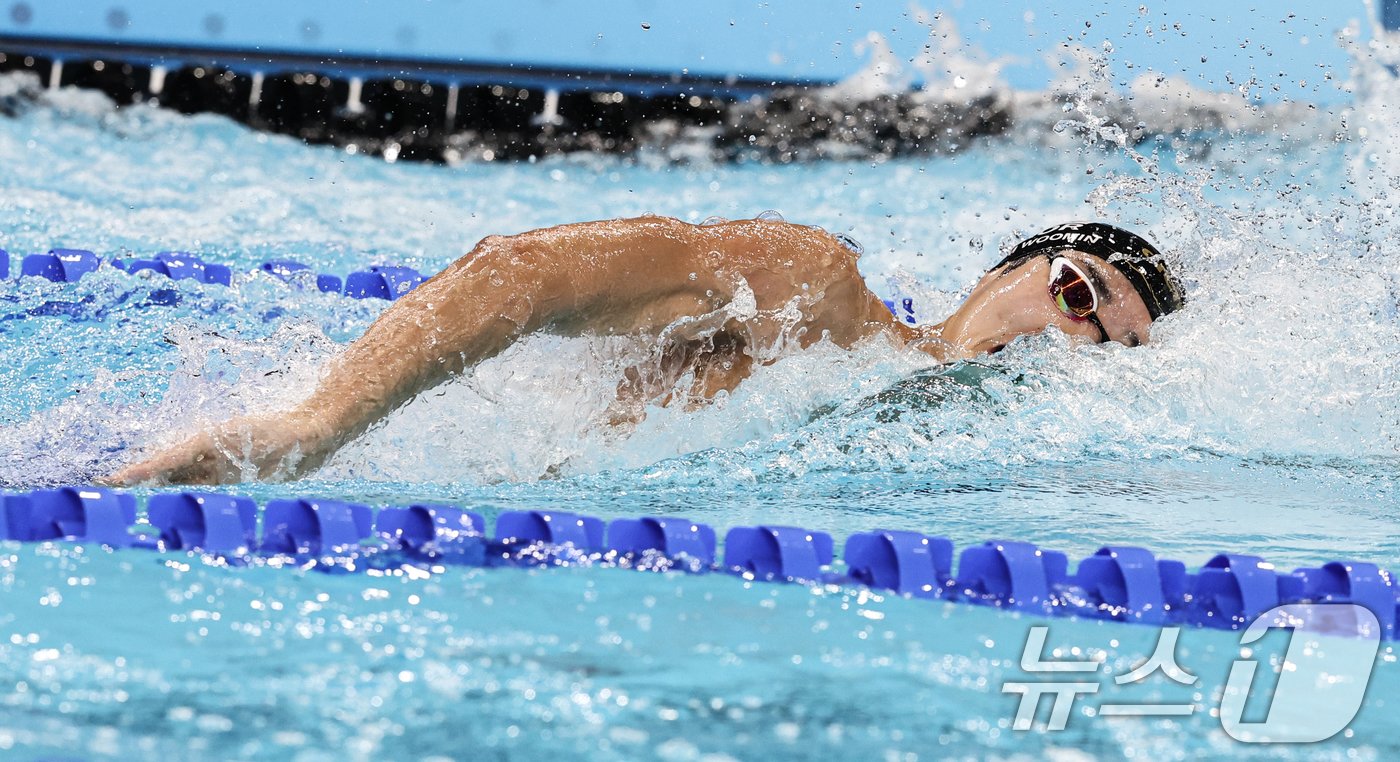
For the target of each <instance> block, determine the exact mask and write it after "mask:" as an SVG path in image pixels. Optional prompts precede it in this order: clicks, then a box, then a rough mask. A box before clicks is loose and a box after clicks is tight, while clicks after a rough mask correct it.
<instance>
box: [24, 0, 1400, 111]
mask: <svg viewBox="0 0 1400 762" xmlns="http://www.w3.org/2000/svg"><path fill="white" fill-rule="evenodd" d="M913 7H914V6H911V5H909V4H906V3H903V2H890V3H885V2H864V3H856V2H848V1H844V0H843V1H842V2H836V1H834V0H771V1H770V2H762V3H760V2H754V1H753V0H742V1H741V0H714V1H713V2H706V3H686V4H679V3H665V2H659V1H658V0H625V1H620V2H615V3H569V2H560V0H515V1H514V2H511V3H500V4H492V5H487V4H482V3H469V2H465V0H456V1H452V0H360V1H358V2H354V3H345V2H343V1H342V0H301V1H300V2H287V1H286V0H245V2H242V3H238V4H217V5H216V4H210V3H187V2H176V1H175V0H114V2H111V3H89V2H76V3H67V2H54V1H53V0H47V1H46V0H0V47H7V48H9V49H12V50H13V49H21V48H27V49H30V50H34V51H35V52H45V53H49V52H60V53H61V52H62V51H63V49H64V46H65V45H68V46H72V45H75V44H78V43H84V44H99V45H105V46H142V47H143V49H145V50H148V51H164V53H156V54H153V55H171V54H174V55H176V56H177V57H178V53H177V52H178V51H180V50H182V49H185V50H188V49H199V50H201V51H208V50H223V51H241V53H240V56H241V57H240V60H241V61H243V62H244V63H245V64H247V65H256V64H257V62H258V59H259V56H262V57H263V58H264V59H266V58H267V57H269V56H270V55H271V54H273V53H287V54H297V55H301V56H305V57H306V58H307V59H308V60H317V59H320V60H326V59H334V58H337V57H345V56H350V57H358V58H367V59H375V58H384V59H392V60H394V61H396V62H399V64H398V65H400V66H403V62H405V61H408V62H413V61H421V62H456V63H458V64H461V63H469V64H476V65H479V66H481V67H483V68H485V69H490V70H491V72H492V78H493V79H494V80H495V81H497V82H502V83H507V84H509V77H508V76H507V77H503V76H501V71H500V70H504V71H505V72H506V73H507V74H509V73H512V72H513V73H514V74H515V75H516V76H518V77H520V78H521V79H522V80H528V79H529V78H530V71H531V70H532V69H539V68H545V69H548V68H551V67H561V68H565V69H571V70H596V71H608V72H620V73H630V74H643V73H647V74H662V75H669V76H673V77H676V78H681V79H683V78H685V77H688V76H705V77H717V78H721V79H723V78H726V77H730V78H746V79H751V80H756V81H764V80H768V81H772V82H786V83H802V82H811V83H825V82H832V81H836V80H840V79H843V78H845V77H848V76H850V75H851V74H853V73H855V72H857V71H858V70H860V69H861V67H862V66H863V65H864V64H865V62H866V61H867V60H868V55H869V50H868V47H867V46H866V45H865V44H864V43H865V40H866V37H867V35H868V34H870V33H871V32H876V33H879V34H880V35H882V36H883V37H884V38H885V39H886V40H887V41H888V42H889V44H890V46H891V48H892V49H893V51H894V52H895V53H896V54H897V55H898V56H899V57H900V58H901V59H903V60H908V59H909V58H911V57H912V56H914V55H916V54H917V53H919V51H920V50H921V49H922V48H923V46H925V44H926V43H928V42H929V28H928V26H926V25H925V24H923V23H920V21H919V20H918V19H916V18H915V14H914V12H913V11H912V10H911V8H913ZM926 9H927V11H928V12H931V13H932V12H937V13H942V14H944V15H945V16H946V17H948V18H949V19H951V20H952V21H953V22H954V23H955V24H956V27H957V30H958V32H959V33H960V34H961V35H962V37H963V38H964V40H965V41H966V43H967V44H968V45H969V46H971V48H975V49H978V50H981V51H984V52H985V54H986V55H987V56H990V57H997V58H1007V59H1008V61H1007V65H1006V67H1005V68H1004V70H1003V73H1002V75H1003V76H1004V78H1005V79H1006V81H1007V82H1008V83H1009V84H1010V85H1011V86H1012V87H1015V88H1018V89H1023V90H1040V89H1043V88H1044V87H1045V86H1046V85H1047V84H1048V83H1049V82H1051V81H1052V80H1053V79H1054V78H1055V77H1056V76H1057V75H1058V74H1059V72H1058V71H1057V66H1056V64H1055V63H1054V62H1053V61H1051V60H1048V58H1047V54H1049V53H1050V52H1052V51H1053V50H1055V49H1056V48H1057V47H1058V46H1059V45H1060V44H1061V43H1064V42H1067V41H1069V42H1074V43H1077V44H1082V45H1085V46H1087V47H1089V48H1092V49H1095V50H1104V49H1105V44H1108V45H1111V47H1112V51H1113V52H1112V54H1111V58H1112V60H1113V61H1114V62H1115V63H1116V65H1117V68H1116V69H1115V76H1117V77H1118V78H1119V79H1120V80H1121V84H1126V82H1128V81H1130V80H1131V79H1133V78H1134V77H1136V76H1137V75H1138V74H1141V73H1143V72H1144V71H1146V70H1152V71H1155V72H1158V73H1161V74H1165V75H1168V76H1173V77H1179V78H1182V79H1184V80H1186V81H1188V82H1190V83H1192V84H1195V85H1197V86H1200V87H1204V88H1209V89H1217V90H1226V89H1237V88H1238V87H1239V85H1240V83H1248V82H1250V81H1251V80H1253V85H1251V86H1248V87H1247V88H1246V89H1247V90H1248V91H1249V94H1250V95H1251V96H1252V97H1257V98H1259V99H1261V100H1265V101H1268V100H1276V99H1279V98H1300V99H1305V100H1309V101H1313V102H1318V103H1327V102H1334V101H1339V100H1342V99H1344V98H1345V97H1346V93H1345V91H1344V89H1343V83H1344V82H1345V81H1346V79H1347V76H1346V73H1347V70H1348V67H1347V58H1346V56H1347V54H1346V52H1345V51H1344V50H1343V49H1342V48H1341V46H1339V45H1338V44H1337V43H1336V42H1335V38H1336V37H1337V35H1338V33H1339V32H1340V31H1341V30H1342V29H1343V28H1345V27H1346V26H1347V25H1348V24H1350V23H1352V22H1358V29H1359V33H1360V36H1361V37H1363V38H1364V37H1367V36H1369V35H1370V34H1371V32H1372V26H1373V21H1372V18H1371V17H1372V16H1373V15H1374V14H1375V13H1376V11H1375V10H1373V8H1372V7H1368V6H1367V4H1365V3H1364V2H1361V1H1360V0H1347V1H1346V2H1339V3H1306V4H1296V5H1283V4H1274V3H1266V4H1263V5H1262V6H1261V5H1260V4H1259V3H1254V2H1247V1H1246V0H1174V1H1173V2H1171V3H1162V2H1144V3H1140V4H1139V3H1127V4H1121V3H1106V2H1103V0H1065V1H1064V2H1060V3H1055V4H1053V5H1049V6H1047V5H1046V4H1041V3H1029V2H1013V3H994V4H993V3H970V2H957V3H928V5H927V8H926ZM1379 9H1380V14H1379V15H1380V16H1381V18H1383V19H1386V20H1387V21H1389V22H1391V23H1392V24H1394V23H1400V4H1397V2H1396V1H1395V0H1383V1H1382V3H1380V5H1379ZM191 57H192V58H201V59H202V60H208V59H209V56H208V55H206V54H203V53H201V54H200V55H198V56H194V55H192V56H191ZM1329 75H1330V76H1329Z"/></svg>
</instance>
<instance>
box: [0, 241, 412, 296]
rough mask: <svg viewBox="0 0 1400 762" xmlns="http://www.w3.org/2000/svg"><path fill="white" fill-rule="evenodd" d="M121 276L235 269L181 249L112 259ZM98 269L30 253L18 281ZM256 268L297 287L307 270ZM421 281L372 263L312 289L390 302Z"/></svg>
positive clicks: (86, 255) (192, 275)
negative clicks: (130, 257)
mask: <svg viewBox="0 0 1400 762" xmlns="http://www.w3.org/2000/svg"><path fill="white" fill-rule="evenodd" d="M9 262H10V259H9V255H8V254H7V253H6V252H5V251H4V250H0V279H5V278H8V277H9V269H10V267H9ZM109 264H110V265H111V266H112V267H114V268H116V269H118V270H121V271H122V272H126V273H131V274H133V275H134V274H136V273H138V272H143V271H149V272H153V273H157V274H159V275H164V276H165V277H167V278H170V279H171V280H186V279H188V280H195V281H198V282H200V283H207V284H219V285H223V286H228V285H232V283H233V270H232V269H231V268H230V267H228V266H227V265H221V264H216V263H213V262H205V261H204V260H203V259H201V258H200V257H198V256H196V255H194V254H191V253H189V252H185V251H162V252H159V253H157V254H156V255H155V256H153V257H151V258H149V259H131V260H125V259H113V260H111V262H110V263H109ZM101 265H102V258H101V257H99V256H97V255H96V254H94V253H93V252H91V251H88V250H86V249H50V250H49V251H48V252H47V253H45V254H30V255H28V256H26V257H24V259H23V260H22V261H21V263H20V277H38V278H47V279H48V280H51V281H54V282H57V283H73V282H76V281H78V280H81V279H82V277H83V276H84V275H87V274H88V273H90V272H94V271H96V270H97V268H98V267H100V266H101ZM258 269H260V270H262V271H263V272H265V273H268V274H269V275H273V276H276V277H278V278H280V279H282V280H283V281H286V282H288V283H292V284H297V283H299V282H300V281H299V278H300V277H301V276H300V275H299V273H302V272H309V271H310V269H311V268H310V267H308V266H306V265H304V264H302V263H300V262H294V261H292V260H288V259H279V260H272V261H268V262H264V263H263V264H262V265H261V266H260V267H259V268H258ZM423 280H424V277H423V275H422V274H421V273H419V272H418V271H417V270H415V269H413V268H411V267H399V266H389V265H373V266H371V267H370V268H369V269H367V270H363V271H358V272H353V273H350V274H349V275H348V276H346V278H345V279H344V281H342V280H341V279H340V277H339V276H336V275H330V274H327V273H319V274H316V275H315V285H316V289H317V290H319V291H322V292H326V293H332V294H342V295H344V296H349V297H351V298H354V299H388V300H390V301H393V300H395V299H398V298H399V297H401V296H403V295H404V294H407V293H408V292H409V291H412V290H413V289H415V288H417V287H418V285H419V284H421V283H422V282H423Z"/></svg>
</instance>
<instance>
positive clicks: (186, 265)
mask: <svg viewBox="0 0 1400 762" xmlns="http://www.w3.org/2000/svg"><path fill="white" fill-rule="evenodd" d="M112 266H113V267H115V268H117V269H118V270H123V271H125V272H128V273H131V274H132V275H135V274H136V273H138V272H141V271H142V270H150V271H151V272H155V273H159V274H161V275H164V276H165V277H167V278H169V279H171V280H186V279H188V280H195V281H198V282H200V283H217V284H219V285H221V286H228V285H231V284H232V283H233V271H232V270H230V269H229V267H228V266H226V265H216V264H213V263H211V262H205V261H204V260H202V259H200V258H199V257H196V256H194V255H193V254H190V253H189V252H185V251H162V252H160V253H159V254H156V256H155V258H154V259H133V260H131V261H129V262H128V261H124V260H121V259H114V260H112Z"/></svg>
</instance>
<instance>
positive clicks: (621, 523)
mask: <svg viewBox="0 0 1400 762" xmlns="http://www.w3.org/2000/svg"><path fill="white" fill-rule="evenodd" d="M607 535H608V543H607V547H608V551H609V552H611V553H616V554H618V555H620V556H636V555H641V554H644V553H647V552H652V553H656V554H658V555H660V556H663V557H666V558H681V557H686V558H689V559H694V560H695V561H698V562H699V563H701V564H704V565H706V566H708V565H711V564H713V563H714V562H715V530H714V529H712V528H710V527H708V526H706V525H704V524H697V523H695V522H693V521H691V520H689V519H680V518H669V517H667V518H661V517H655V516H648V517H646V518H640V519H614V520H613V522H612V523H611V524H609V525H608V531H607Z"/></svg>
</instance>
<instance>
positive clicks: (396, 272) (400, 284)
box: [345, 265, 423, 301]
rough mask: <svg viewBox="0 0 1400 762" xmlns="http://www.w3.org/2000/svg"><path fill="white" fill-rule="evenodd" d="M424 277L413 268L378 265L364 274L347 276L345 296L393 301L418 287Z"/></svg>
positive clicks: (357, 273) (356, 273)
mask: <svg viewBox="0 0 1400 762" xmlns="http://www.w3.org/2000/svg"><path fill="white" fill-rule="evenodd" d="M422 282H423V276H422V275H421V274H419V272H418V271H417V270H414V269H413V268H411V267H384V266H380V265H376V266H374V267H371V268H369V269H368V270H365V271H363V272H354V273H350V274H349V275H347V276H345V295H346V296H349V297H352V298H355V299H370V298H376V299H388V300H389V301H393V300H395V299H398V298H399V297H400V296H403V295H404V294H407V293H408V292H409V291H412V290H413V289H415V288H417V287H418V284H420V283H422Z"/></svg>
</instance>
